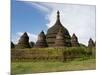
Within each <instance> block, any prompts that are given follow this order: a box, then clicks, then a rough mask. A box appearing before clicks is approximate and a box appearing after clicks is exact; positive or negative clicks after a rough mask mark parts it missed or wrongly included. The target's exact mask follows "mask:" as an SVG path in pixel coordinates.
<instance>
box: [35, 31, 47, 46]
mask: <svg viewBox="0 0 100 75" xmlns="http://www.w3.org/2000/svg"><path fill="white" fill-rule="evenodd" d="M35 47H38V48H43V47H47V42H46V36H45V34H44V32H43V31H42V32H41V33H40V34H39V35H38V40H37V42H36V45H35Z"/></svg>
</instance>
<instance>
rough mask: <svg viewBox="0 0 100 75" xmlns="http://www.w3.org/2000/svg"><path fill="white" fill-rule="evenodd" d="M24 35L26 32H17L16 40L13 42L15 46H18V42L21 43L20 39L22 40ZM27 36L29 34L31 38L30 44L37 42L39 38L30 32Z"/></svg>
mask: <svg viewBox="0 0 100 75" xmlns="http://www.w3.org/2000/svg"><path fill="white" fill-rule="evenodd" d="M23 33H24V32H17V33H16V37H15V39H13V40H12V41H13V42H14V43H15V44H17V43H18V41H19V39H20V37H21V36H22V35H23ZM27 34H28V36H29V42H30V41H33V42H36V41H37V36H38V35H36V34H32V33H29V32H27Z"/></svg>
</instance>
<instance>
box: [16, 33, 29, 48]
mask: <svg viewBox="0 0 100 75" xmlns="http://www.w3.org/2000/svg"><path fill="white" fill-rule="evenodd" d="M16 48H30V45H29V37H28V35H27V33H26V32H25V33H24V34H23V35H22V36H21V37H20V39H19V42H18V44H17V45H16Z"/></svg>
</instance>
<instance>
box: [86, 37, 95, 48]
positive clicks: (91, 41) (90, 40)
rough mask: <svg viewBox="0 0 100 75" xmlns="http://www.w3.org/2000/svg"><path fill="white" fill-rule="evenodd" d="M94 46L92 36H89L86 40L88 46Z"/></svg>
mask: <svg viewBox="0 0 100 75" xmlns="http://www.w3.org/2000/svg"><path fill="white" fill-rule="evenodd" d="M94 46H95V43H94V41H93V40H92V38H90V39H89V41H88V47H94Z"/></svg>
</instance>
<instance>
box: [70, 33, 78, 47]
mask: <svg viewBox="0 0 100 75" xmlns="http://www.w3.org/2000/svg"><path fill="white" fill-rule="evenodd" d="M71 45H72V47H78V46H79V42H78V38H77V36H76V35H75V33H74V34H73V35H72V38H71Z"/></svg>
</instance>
